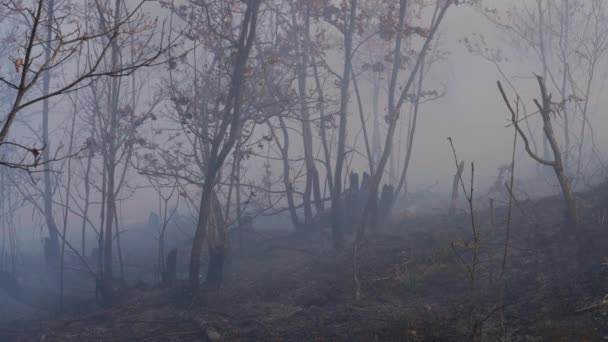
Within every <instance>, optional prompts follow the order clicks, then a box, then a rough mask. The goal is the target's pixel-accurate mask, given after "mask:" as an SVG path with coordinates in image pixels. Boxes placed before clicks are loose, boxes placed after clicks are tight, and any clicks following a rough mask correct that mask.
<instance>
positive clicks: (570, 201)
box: [497, 75, 578, 227]
mask: <svg viewBox="0 0 608 342" xmlns="http://www.w3.org/2000/svg"><path fill="white" fill-rule="evenodd" d="M536 80H537V81H538V86H539V88H540V94H541V101H542V102H539V101H537V100H536V99H535V100H534V103H535V104H536V106H537V108H538V110H539V112H540V114H541V116H542V119H543V132H544V134H545V137H546V139H547V140H548V141H549V144H550V146H551V151H552V153H553V160H547V159H543V158H541V157H540V156H538V155H537V154H536V153H534V152H533V151H532V149H531V148H530V143H529V141H528V138H527V136H526V135H525V133H524V131H523V130H522V129H521V127H520V126H519V123H518V121H517V112H516V110H515V109H513V106H512V105H511V103H510V101H509V99H508V97H507V95H506V93H505V91H504V89H503V88H502V85H501V83H500V81H498V83H497V84H498V89H499V91H500V93H501V95H502V97H503V100H504V101H505V105H506V106H507V109H508V110H509V112H510V113H511V122H512V123H513V126H514V127H515V129H516V130H517V132H518V133H519V135H520V136H521V137H522V140H523V142H524V147H525V149H526V152H528V155H529V156H530V157H531V158H532V159H534V160H535V161H537V162H538V163H540V164H543V165H546V166H550V167H551V168H552V169H553V171H554V172H555V176H556V177H557V180H558V182H559V185H560V187H561V190H562V195H563V196H564V202H565V204H566V208H567V213H568V222H569V223H570V224H572V225H573V226H574V227H576V226H577V225H578V213H577V206H576V198H575V196H574V193H573V191H572V188H571V185H570V181H569V180H568V177H567V176H566V174H565V171H564V164H563V159H562V153H561V150H560V147H559V144H558V142H557V139H556V138H555V132H554V130H553V125H552V123H551V115H554V114H555V113H556V108H555V106H554V104H553V103H552V102H551V95H550V94H548V93H547V88H546V86H545V81H544V79H543V78H542V76H538V75H537V76H536Z"/></svg>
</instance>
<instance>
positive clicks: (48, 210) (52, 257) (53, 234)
mask: <svg viewBox="0 0 608 342" xmlns="http://www.w3.org/2000/svg"><path fill="white" fill-rule="evenodd" d="M46 11H47V18H48V20H49V22H51V21H52V20H54V12H55V0H49V1H47V8H46ZM52 40H53V29H52V27H51V24H50V23H49V25H48V26H47V32H46V41H45V47H44V56H45V60H47V61H48V60H49V59H50V58H51V50H52V48H51V42H52ZM50 83H51V72H50V71H49V70H46V71H45V72H44V73H43V75H42V94H43V96H46V95H48V94H49V89H50ZM42 140H43V141H44V144H45V149H44V150H43V151H42V162H43V163H44V195H43V201H44V218H45V221H46V225H47V228H48V230H49V240H48V246H45V247H46V248H48V251H47V253H46V257H47V258H49V259H47V260H46V262H47V264H48V265H57V262H58V261H59V238H58V235H57V224H56V223H55V218H54V217H53V189H52V188H53V186H52V183H51V170H50V164H49V160H50V150H51V142H50V141H49V99H48V98H45V99H44V100H43V101H42Z"/></svg>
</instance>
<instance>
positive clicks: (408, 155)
mask: <svg viewBox="0 0 608 342" xmlns="http://www.w3.org/2000/svg"><path fill="white" fill-rule="evenodd" d="M423 80H424V57H422V64H421V65H420V71H419V72H418V89H417V90H416V100H415V102H414V111H413V113H412V120H411V127H408V132H407V150H406V152H405V161H404V162H403V170H402V171H401V179H399V186H397V189H396V190H395V199H397V198H399V194H400V193H401V190H402V189H403V193H404V194H407V190H408V189H407V172H408V170H409V168H410V160H411V159H412V151H413V150H414V135H415V134H416V124H417V122H418V108H419V107H420V96H421V94H422V83H423Z"/></svg>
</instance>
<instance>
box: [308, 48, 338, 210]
mask: <svg viewBox="0 0 608 342" xmlns="http://www.w3.org/2000/svg"><path fill="white" fill-rule="evenodd" d="M311 59H312V70H313V74H314V76H315V85H316V88H317V93H318V94H319V107H318V108H319V115H320V116H321V120H320V123H319V133H320V135H321V145H323V156H324V157H325V174H326V178H327V187H328V188H329V195H330V196H333V191H334V185H333V184H334V182H333V173H332V171H331V151H330V149H329V144H328V142H327V130H326V128H325V126H326V121H327V117H326V116H325V96H324V91H323V86H322V85H321V78H320V77H319V70H318V68H317V64H316V62H315V59H314V57H312V58H311ZM317 178H318V175H317ZM321 206H323V202H321ZM322 210H323V208H321V211H322Z"/></svg>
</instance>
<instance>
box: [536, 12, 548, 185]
mask: <svg viewBox="0 0 608 342" xmlns="http://www.w3.org/2000/svg"><path fill="white" fill-rule="evenodd" d="M536 5H537V8H538V40H539V46H540V56H541V59H542V60H541V63H542V67H543V80H546V79H547V75H548V73H549V66H548V65H547V63H548V62H547V52H546V46H545V45H546V41H545V13H544V9H543V0H536ZM542 139H543V158H545V159H546V160H548V159H549V141H548V140H547V137H546V136H545V135H544V134H543V135H542ZM549 172H550V171H549V168H547V167H546V166H545V167H544V168H543V174H544V175H547V174H548V173H549Z"/></svg>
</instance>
